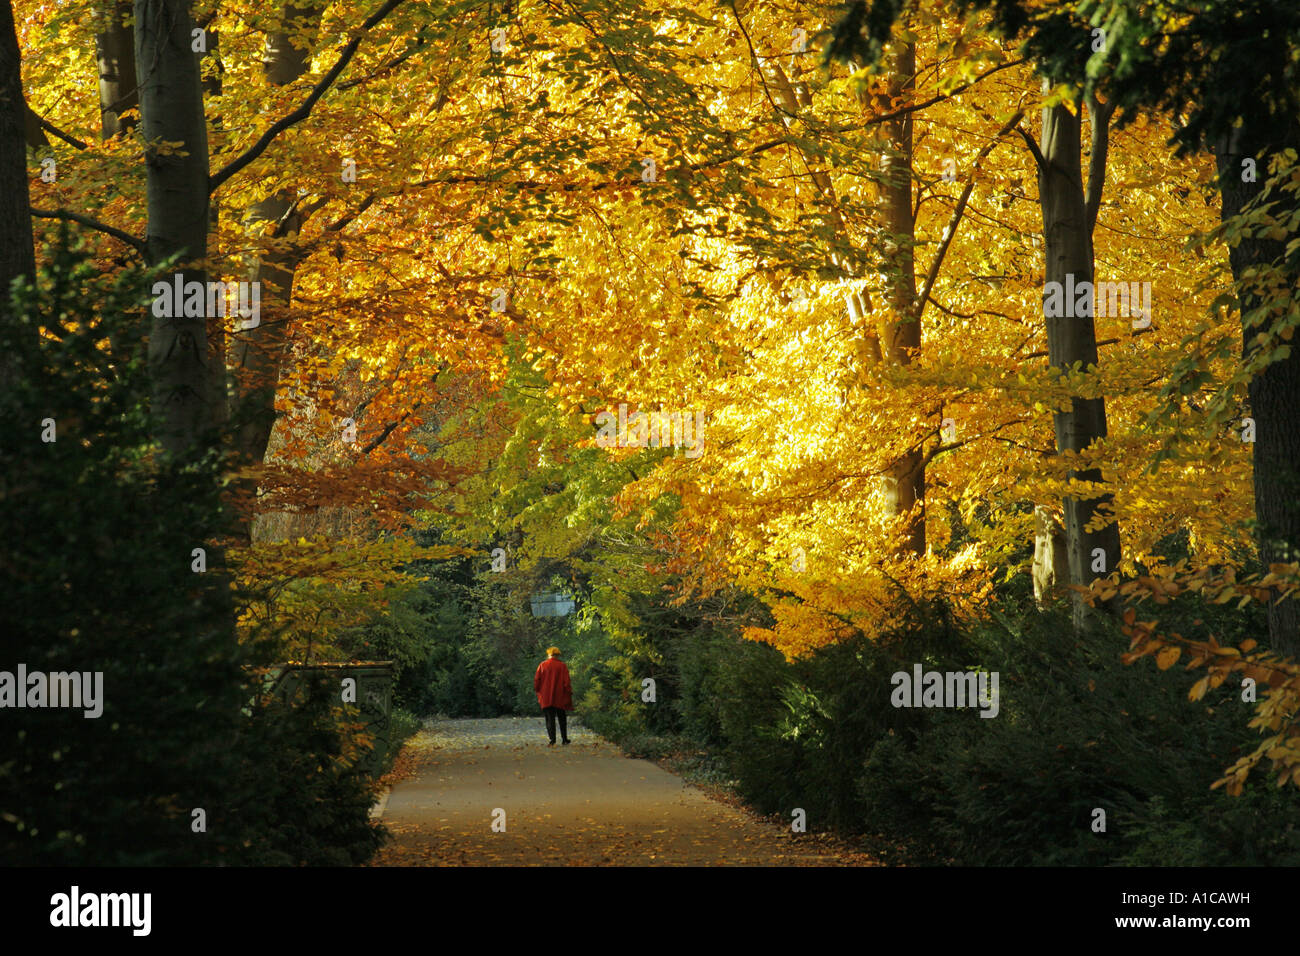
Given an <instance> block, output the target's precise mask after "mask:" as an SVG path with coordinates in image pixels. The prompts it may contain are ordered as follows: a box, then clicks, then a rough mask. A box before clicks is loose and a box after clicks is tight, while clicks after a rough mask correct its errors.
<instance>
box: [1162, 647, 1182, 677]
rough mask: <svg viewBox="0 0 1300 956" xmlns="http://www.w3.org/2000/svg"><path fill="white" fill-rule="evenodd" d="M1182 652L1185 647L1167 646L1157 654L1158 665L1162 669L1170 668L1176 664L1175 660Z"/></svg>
mask: <svg viewBox="0 0 1300 956" xmlns="http://www.w3.org/2000/svg"><path fill="white" fill-rule="evenodd" d="M1182 653H1183V649H1182V648H1181V647H1166V648H1165V649H1164V650H1163V651H1161V652H1160V653H1159V654H1157V655H1156V667H1158V668H1160V669H1161V670H1162V671H1167V670H1169V668H1171V667H1173V666H1174V662H1175V661H1177V660H1178V657H1179V655H1180V654H1182Z"/></svg>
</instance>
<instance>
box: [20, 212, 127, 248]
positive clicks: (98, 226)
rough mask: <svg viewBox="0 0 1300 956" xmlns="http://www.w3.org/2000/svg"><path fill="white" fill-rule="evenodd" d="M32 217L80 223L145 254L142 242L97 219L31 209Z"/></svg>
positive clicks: (79, 214)
mask: <svg viewBox="0 0 1300 956" xmlns="http://www.w3.org/2000/svg"><path fill="white" fill-rule="evenodd" d="M32 215H33V216H36V217H38V218H40V219H66V220H67V221H68V222H76V223H80V224H81V225H83V226H87V227H88V228H90V229H94V230H96V231H98V232H102V233H104V234H105V235H108V236H112V237H113V238H114V239H116V240H118V241H119V242H124V243H126V244H127V245H128V246H130V247H131V248H132V249H134V250H135V251H136V252H138V253H140V255H144V254H145V245H144V241H143V240H141V239H137V238H136V237H135V236H133V235H131V234H130V233H126V232H123V231H122V230H121V229H115V228H114V227H112V226H110V225H108V224H107V223H103V222H100V221H99V220H98V219H91V218H90V217H89V216H83V215H82V214H81V213H79V212H68V210H66V209H37V208H36V207H34V206H33V207H32Z"/></svg>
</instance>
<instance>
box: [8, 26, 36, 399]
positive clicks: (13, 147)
mask: <svg viewBox="0 0 1300 956" xmlns="http://www.w3.org/2000/svg"><path fill="white" fill-rule="evenodd" d="M26 113H27V101H26V100H25V99H24V98H23V80H22V69H21V56H20V54H19V52H18V35H17V33H15V31H14V12H13V7H12V6H11V4H10V3H9V2H8V0H6V2H5V5H4V6H3V7H0V316H4V318H5V320H6V321H8V320H9V316H8V312H9V285H10V283H12V282H13V281H14V279H16V278H18V277H19V276H26V277H27V278H31V277H32V276H34V275H35V274H36V252H35V249H34V246H33V242H32V205H31V193H30V192H29V191H28V184H27V133H26V121H27V116H26ZM6 377H7V376H6ZM0 384H7V383H3V382H0Z"/></svg>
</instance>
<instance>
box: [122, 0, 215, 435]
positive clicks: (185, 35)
mask: <svg viewBox="0 0 1300 956" xmlns="http://www.w3.org/2000/svg"><path fill="white" fill-rule="evenodd" d="M193 29H194V21H193V20H192V19H191V17H190V11H189V6H188V4H187V3H186V2H185V0H136V3H135V60H136V74H137V84H138V87H139V95H140V114H141V124H140V125H141V132H142V133H143V134H144V137H145V140H146V143H147V144H148V147H147V149H146V153H145V170H146V183H147V188H146V199H147V204H148V216H149V227H148V233H147V234H146V236H145V249H146V257H147V258H148V260H149V262H150V263H151V264H157V263H159V262H162V261H163V260H165V259H167V258H169V257H171V256H174V255H179V256H180V257H181V259H180V262H178V268H177V271H178V272H180V273H181V275H182V278H183V281H185V282H191V281H197V282H201V283H205V284H206V282H207V271H206V261H205V260H206V258H207V251H208V225H209V222H208V135H207V126H206V122H205V119H204V110H203V93H202V89H201V87H200V83H199V61H198V59H197V58H196V56H195V55H194V52H193V50H192V48H191V43H192V40H193V37H192V33H191V31H192V30H193ZM164 140H165V141H168V142H173V143H175V142H179V143H181V144H182V146H181V150H183V151H184V153H185V155H180V154H179V152H177V151H168V152H164V151H161V150H159V149H158V148H157V144H158V143H160V142H161V141H164ZM175 311H180V310H175ZM149 364H150V370H151V373H152V379H153V411H154V416H155V421H156V428H157V434H158V437H159V440H160V441H161V443H162V445H163V447H164V448H165V449H166V450H167V451H169V452H171V453H172V454H176V455H186V454H191V453H194V452H196V451H199V450H200V449H199V438H200V436H201V435H202V433H203V432H204V430H205V429H206V428H207V427H208V426H209V425H210V424H211V423H212V422H213V420H214V413H213V407H212V406H213V395H212V389H211V387H210V383H211V378H210V374H211V373H210V370H209V368H208V336H207V327H206V319H205V317H204V316H203V315H198V316H185V315H183V314H182V315H172V316H161V317H160V316H153V322H152V327H151V331H150V337H149Z"/></svg>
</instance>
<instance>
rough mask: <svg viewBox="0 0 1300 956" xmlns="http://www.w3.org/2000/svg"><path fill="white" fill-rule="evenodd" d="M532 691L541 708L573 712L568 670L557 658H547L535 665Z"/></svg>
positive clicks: (571, 688)
mask: <svg viewBox="0 0 1300 956" xmlns="http://www.w3.org/2000/svg"><path fill="white" fill-rule="evenodd" d="M533 690H535V691H537V703H539V704H541V705H542V706H543V707H559V708H561V709H563V710H573V685H571V684H570V683H569V668H568V665H567V664H565V663H564V661H562V660H560V659H559V658H558V657H548V658H547V659H546V660H544V661H542V662H541V663H540V664H538V665H537V673H536V675H534V677H533Z"/></svg>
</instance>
